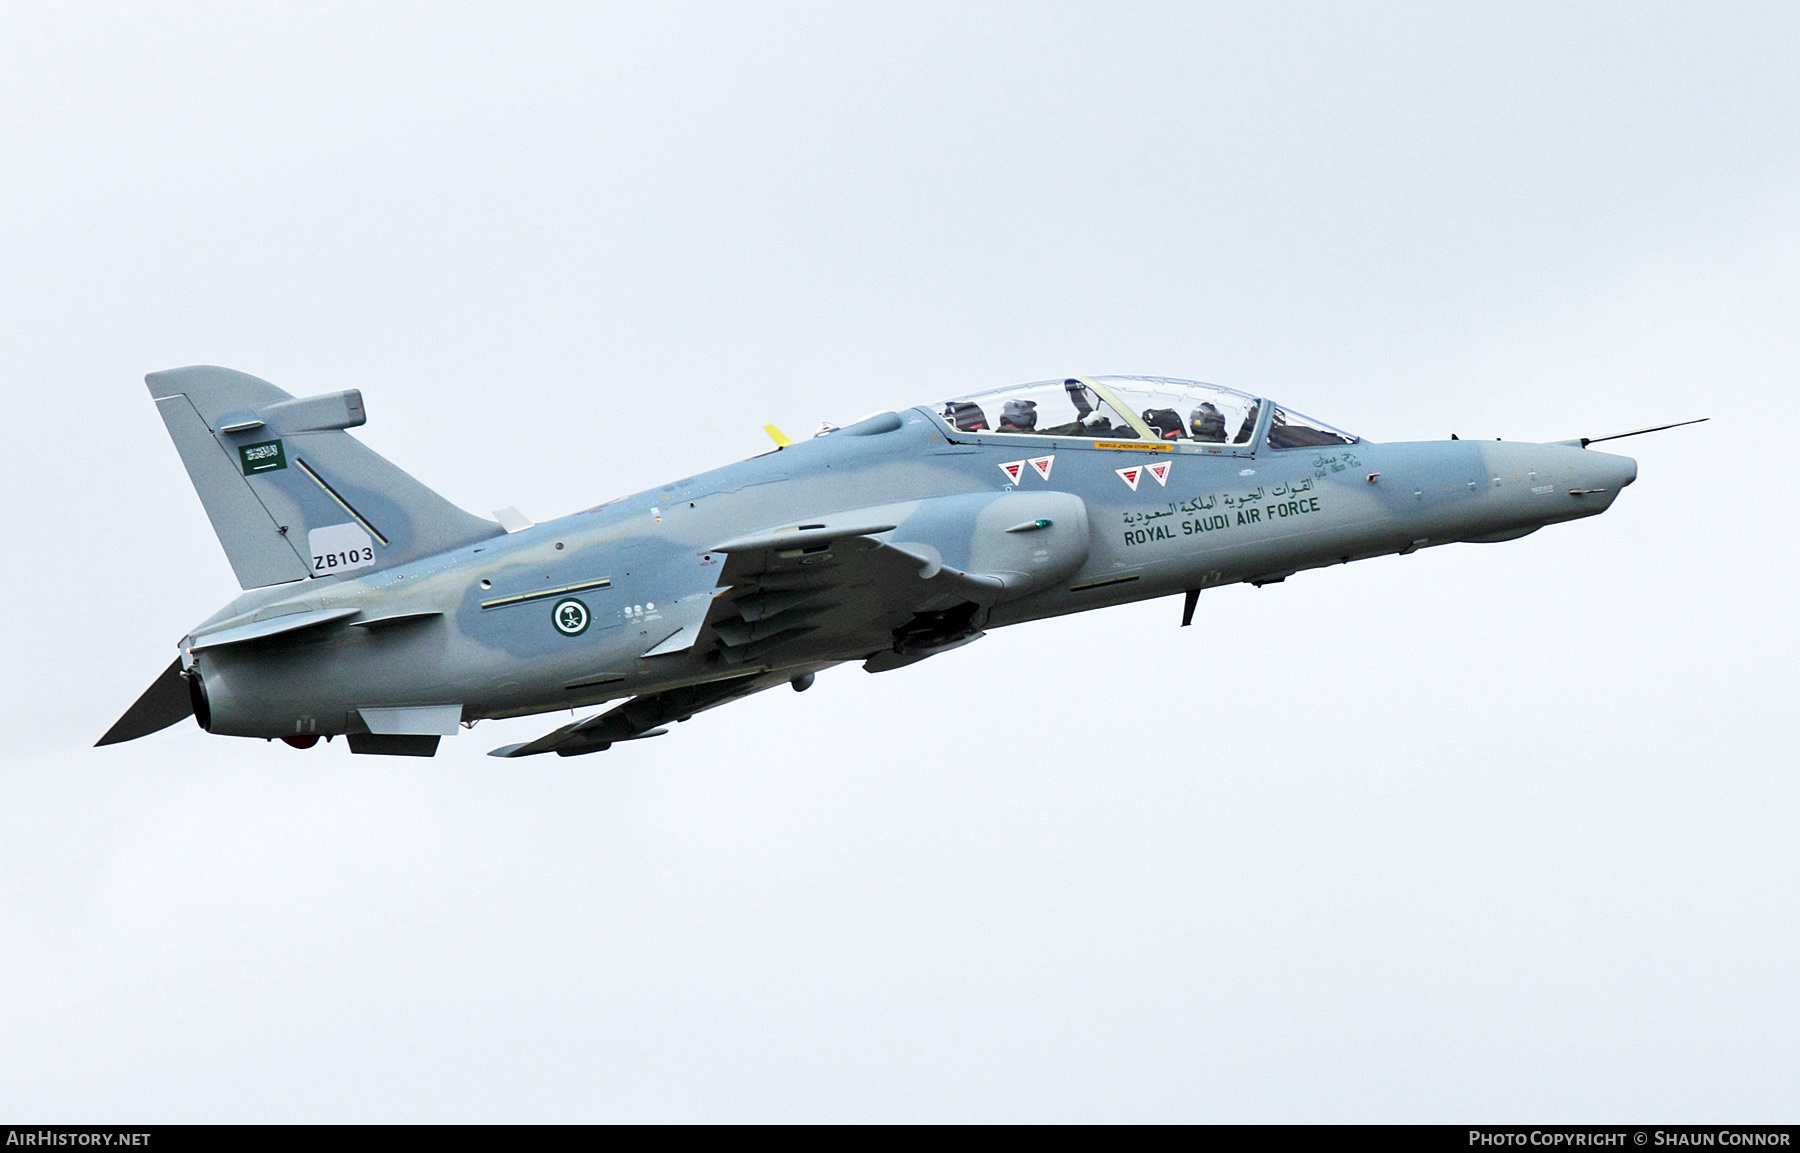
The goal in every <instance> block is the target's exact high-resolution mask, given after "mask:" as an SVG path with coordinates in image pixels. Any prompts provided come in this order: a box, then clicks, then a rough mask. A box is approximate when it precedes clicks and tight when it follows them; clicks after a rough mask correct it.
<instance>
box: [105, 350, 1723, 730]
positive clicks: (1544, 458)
mask: <svg viewBox="0 0 1800 1153" xmlns="http://www.w3.org/2000/svg"><path fill="white" fill-rule="evenodd" d="M145 379H146V381H147V383H148V384H149V386H150V393H151V396H152V397H154V398H155V401H156V407H157V409H158V411H159V412H160V413H161V414H162V418H163V422H164V424H166V425H167V426H168V430H169V435H170V436H171V437H172V438H173V439H174V441H175V447H176V449H177V450H178V451H179V453H180V455H181V459H182V463H183V464H184V465H186V467H187V471H188V475H189V477H190V478H191V479H192V480H193V483H194V487H195V488H196V489H197V490H198V492H199V495H200V501H201V504H202V505H204V506H205V509H206V513H207V516H208V517H210V518H211V520H212V525H213V529H214V531H215V532H216V533H217V534H218V537H219V543H220V544H221V545H223V546H224V549H225V554H226V556H227V557H228V558H229V559H230V562H231V566H232V569H233V570H234V571H235V573H236V574H237V578H238V581H239V583H240V584H241V585H242V586H243V588H244V590H245V591H244V593H243V594H242V595H241V596H239V597H238V598H237V599H236V600H233V601H232V602H231V603H230V604H228V605H226V606H225V607H224V608H223V609H221V610H220V611H219V612H217V613H215V614H214V615H213V616H211V617H210V618H208V619H207V620H205V621H204V622H202V623H201V624H199V625H198V626H196V627H195V628H194V629H193V630H192V631H191V632H190V633H188V635H187V636H185V637H183V638H182V640H181V642H180V646H179V647H180V655H179V656H178V657H177V658H176V659H175V661H174V662H173V663H171V664H170V665H169V667H168V669H167V670H166V671H165V672H164V673H163V674H162V676H161V677H159V678H158V679H157V681H156V682H155V683H154V684H153V685H151V687H150V689H149V690H148V691H147V692H145V693H144V695H143V697H142V698H140V699H139V700H138V702H137V703H136V704H135V705H133V706H132V707H131V709H130V710H129V711H128V712H126V714H125V715H124V716H123V717H122V718H121V719H120V720H119V722H118V723H117V724H116V725H114V726H113V728H112V729H111V730H110V731H109V732H107V734H106V735H105V736H104V737H102V738H101V740H100V741H99V743H100V744H103V745H105V744H114V743H117V742H120V741H127V740H132V739H134V738H137V737H141V736H144V735H146V734H148V733H153V732H156V731H158V730H160V729H163V728H166V727H167V726H169V725H172V724H174V723H176V722H177V721H180V720H182V719H184V718H186V717H188V716H190V715H191V716H193V717H194V718H195V719H196V720H197V721H198V722H199V724H200V727H201V728H202V729H204V730H206V731H207V732H209V733H216V734H222V735H229V736H239V737H262V738H269V739H273V738H279V739H281V740H284V741H286V742H287V743H288V744H290V745H294V746H296V747H299V748H308V747H311V746H312V745H314V744H315V743H316V742H317V741H318V740H319V738H320V737H325V738H327V739H329V738H331V737H333V736H336V735H342V736H344V737H345V738H346V743H347V744H348V745H349V747H350V751H351V752H352V753H376V754H390V755H403V756H431V755H433V754H434V753H435V752H436V751H437V747H438V742H439V739H440V738H441V737H443V736H447V735H451V734H454V733H455V732H457V730H458V727H459V726H469V725H472V724H474V723H475V722H476V721H479V720H482V719H484V718H489V717H515V716H522V715H525V714H530V713H541V712H549V711H553V710H566V709H580V708H584V707H588V706H595V705H600V704H603V703H605V702H608V701H621V702H622V703H619V704H616V705H614V706H613V707H612V708H610V709H608V710H606V711H604V712H601V713H598V714H596V715H594V716H590V717H588V718H586V719H584V720H580V721H576V722H574V723H572V724H567V725H564V726H562V727H561V728H558V729H556V730H555V731H553V732H550V733H547V734H546V735H544V736H543V737H540V738H539V739H537V740H534V741H530V742H528V743H525V744H514V745H507V746H505V747H504V748H499V749H495V750H493V755H495V756H501V757H524V756H530V755H533V754H537V753H556V754H558V755H560V756H573V755H577V754H582V753H593V752H599V751H601V750H603V749H606V748H609V747H610V746H611V745H613V744H615V743H617V742H619V741H629V740H637V739H640V738H643V737H652V736H658V735H661V734H662V733H664V732H665V731H666V728H665V726H667V725H668V724H669V723H670V722H675V721H685V720H687V719H688V718H690V717H691V716H693V715H694V714H696V713H698V712H700V711H702V710H704V709H710V708H714V707H716V706H718V705H722V704H726V703H728V702H731V701H735V700H738V699H739V698H742V697H746V696H749V695H750V694H752V693H756V692H761V691H762V690H764V689H768V688H773V687H777V686H780V685H784V684H791V685H792V686H793V687H794V688H796V689H801V690H804V689H805V688H807V687H808V686H809V685H811V684H812V681H813V677H814V674H816V673H818V672H819V671H820V670H821V669H826V668H830V667H831V666H833V665H837V664H841V663H844V662H847V661H858V662H861V664H862V666H863V668H865V669H867V670H868V671H869V672H873V673H880V672H887V671H889V670H892V669H898V668H902V667H904V666H906V665H910V664H913V663H915V662H918V661H922V660H925V659H926V658H927V657H931V656H935V655H937V654H939V653H943V652H947V651H949V650H950V649H954V648H956V647H958V646H960V645H966V644H968V643H969V642H971V641H974V640H978V639H980V637H981V636H982V635H983V633H984V632H985V631H986V630H988V629H993V628H997V627H1000V626H1002V625H1011V624H1019V623H1022V622H1025V621H1033V620H1042V619H1045V618H1048V617H1055V616H1061V615H1063V614H1065V613H1074V612H1083V611H1086V610H1088V609H1096V608H1104V607H1106V606H1109V605H1117V604H1123V603H1125V602H1128V601H1137V600H1144V599H1147V598H1150V597H1162V596H1171V595H1184V596H1185V600H1184V603H1183V612H1182V624H1187V623H1188V622H1189V621H1190V620H1191V619H1192V617H1193V613H1194V608H1195V604H1196V600H1197V598H1198V597H1199V595H1200V592H1201V590H1203V589H1209V588H1215V587H1217V586H1220V585H1227V584H1234V583H1240V582H1248V583H1250V584H1253V585H1267V584H1273V583H1276V582H1279V581H1282V580H1284V579H1286V578H1287V577H1289V576H1291V575H1293V574H1294V573H1296V572H1299V571H1301V570H1303V569H1311V568H1319V567H1323V566H1326V565H1335V564H1343V563H1347V562H1349V561H1353V560H1361V559H1365V558H1368V557H1376V556H1382V555H1386V554H1392V553H1401V554H1404V553H1410V552H1412V551H1414V550H1416V549H1421V548H1426V547H1431V546H1436V545H1442V544H1451V543H1454V542H1459V541H1476V542H1492V541H1505V540H1512V539H1514V538H1517V537H1522V536H1524V535H1525V534H1527V533H1531V532H1536V531H1537V530H1538V529H1540V528H1542V527H1543V526H1544V525H1547V524H1554V523H1556V522H1558V521H1566V520H1576V519H1578V518H1581V517H1587V516H1593V515H1595V514H1596V513H1600V512H1604V511H1605V510H1606V509H1607V508H1608V507H1609V506H1610V505H1611V504H1612V502H1613V500H1614V499H1615V498H1616V497H1617V496H1618V494H1619V492H1620V490H1622V489H1623V488H1624V487H1625V486H1626V485H1628V484H1630V483H1632V481H1633V480H1635V479H1636V477H1637V464H1636V462H1635V461H1633V460H1631V459H1630V458H1628V457H1622V456H1612V455H1607V454H1604V453H1601V452H1598V451H1589V450H1588V449H1587V446H1588V445H1589V444H1591V443H1594V442H1593V441H1591V440H1587V439H1580V440H1570V441H1561V442H1557V443H1553V444H1524V443H1511V442H1502V441H1472V440H1456V439H1454V438H1453V439H1451V440H1448V441H1438V442H1420V443H1395V444H1378V443H1372V442H1369V441H1366V440H1364V439H1362V438H1361V437H1358V436H1354V435H1352V434H1350V433H1348V432H1345V431H1343V430H1341V429H1339V428H1335V427H1333V426H1331V425H1328V424H1326V423H1324V422H1322V421H1318V420H1314V419H1312V418H1310V417H1307V416H1303V415H1301V414H1300V413H1298V412H1296V411H1295V410H1293V409H1292V408H1288V407H1286V406H1285V405H1281V404H1277V403H1275V402H1273V401H1271V400H1268V399H1266V398H1261V397H1256V396H1251V395H1249V394H1247V393H1243V392H1238V391H1235V390H1233V389H1229V388H1221V387H1218V386H1216V385H1210V384H1202V383H1199V382H1197V381H1190V380H1175V379H1167V378H1163V377H1150V376H1096V377H1074V378H1068V379H1063V380H1051V381H1044V382H1039V383H1035V384H1024V385H1019V386H1017V387H1013V388H1002V389H996V390H994V391H991V392H983V393H976V394H973V395H968V396H959V397H954V398H952V399H949V400H946V401H943V402H940V403H935V404H927V405H923V406H920V407H917V408H909V409H905V410H902V411H894V412H882V413H879V414H877V415H874V416H870V417H867V418H865V419H863V420H860V421H857V422H856V423H854V424H850V425H847V426H845V427H843V428H829V429H826V430H822V431H821V432H820V433H819V434H817V435H815V436H814V437H812V438H811V439H809V440H804V441H801V442H799V443H793V442H791V441H789V440H788V439H787V438H786V437H784V436H782V435H780V433H779V431H778V430H775V429H774V428H773V426H770V431H771V435H772V436H774V437H775V439H776V444H777V448H776V449H775V450H774V451H771V452H768V453H765V454H764V455H762V456H757V457H753V458H751V459H749V460H745V461H741V462H739V463H737V464H732V465H727V466H726V467H724V468H720V469H715V470H713V471H711V472H706V473H701V474H699V475H697V476H690V477H686V478H683V479H680V480H675V481H672V482H670V483H668V484H664V485H661V486H658V487H656V488H652V489H649V490H647V491H644V492H640V493H637V494H635V495H632V496H625V497H620V498H618V499H616V500H611V501H608V502H606V503H605V504H601V505H596V506H595V507H593V508H590V509H587V510H585V511H583V512H578V513H575V514H573V515H570V516H565V517H562V518H560V519H558V520H554V521H549V522H547V523H544V524H531V523H529V522H528V521H527V520H526V519H525V518H524V517H522V516H519V515H518V514H517V513H515V512H513V511H512V510H506V511H505V512H503V513H497V514H496V517H497V518H498V519H497V520H488V519H484V518H481V517H477V516H474V515H471V514H470V513H467V512H464V511H463V510H462V509H459V508H457V507H455V506H454V505H452V504H450V503H449V502H448V501H446V500H445V499H444V498H442V497H440V496H439V495H437V494H436V493H434V492H432V491H431V490H430V489H428V488H426V487H425V486H424V485H422V484H420V483H419V482H418V481H416V480H414V479H413V478H412V477H411V476H409V475H407V474H406V473H404V472H402V471H401V470H400V469H398V468H396V467H395V466H394V465H392V464H390V463H388V461H386V460H385V459H383V458H382V457H380V456H378V455H376V454H375V453H374V452H372V451H371V450H369V449H368V448H367V447H365V446H364V445H362V444H361V443H360V442H358V441H357V440H356V439H355V438H353V437H352V436H351V435H350V434H349V433H348V432H347V431H345V430H347V429H350V428H353V427H356V426H358V425H360V424H362V423H363V421H364V409H363V400H362V395H361V394H360V393H359V392H357V391H356V390H350V391H346V392H336V393H331V394H328V395H324V396H313V397H307V398H304V399H296V398H294V397H292V396H290V395H289V394H288V393H286V392H283V391H282V390H281V389H279V388H277V387H275V386H274V385H272V384H269V383H268V382H266V381H263V380H259V379H257V378H256V377H253V376H248V375H246V374H244V373H241V372H234V371H232V370H230V369H225V368H215V367H194V368H179V369H174V370H171V371H167V372H157V373H152V374H150V375H149V376H148V377H146V378H145ZM1684 423H1691V422H1684ZM1663 427H1673V426H1663ZM1640 431H1644V432H1648V431H1655V430H1653V429H1644V430H1640ZM1619 435H1621V436H1630V435H1636V433H1621V434H1619ZM1597 439H1613V438H1608V437H1603V438H1597Z"/></svg>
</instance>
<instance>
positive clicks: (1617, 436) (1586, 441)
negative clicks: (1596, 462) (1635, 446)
mask: <svg viewBox="0 0 1800 1153" xmlns="http://www.w3.org/2000/svg"><path fill="white" fill-rule="evenodd" d="M1711 419H1712V417H1710V416H1702V417H1699V418H1697V419H1695V420H1678V421H1676V422H1675V423H1674V424H1659V425H1657V426H1656V427H1655V428H1636V429H1632V430H1631V431H1630V432H1615V433H1613V434H1612V435H1611V436H1584V437H1582V438H1581V447H1582V448H1586V447H1587V446H1588V445H1590V444H1599V443H1600V442H1601V441H1603V440H1623V439H1625V438H1626V437H1628V436H1643V435H1644V434H1645V433H1647V432H1661V431H1662V430H1663V429H1665V428H1681V427H1682V426H1684V425H1689V424H1704V423H1705V422H1706V421H1709V420H1711Z"/></svg>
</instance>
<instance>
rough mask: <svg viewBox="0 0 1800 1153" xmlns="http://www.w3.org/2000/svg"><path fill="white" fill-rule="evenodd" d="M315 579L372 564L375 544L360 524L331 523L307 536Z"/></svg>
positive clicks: (307, 545) (308, 550)
mask: <svg viewBox="0 0 1800 1153" xmlns="http://www.w3.org/2000/svg"><path fill="white" fill-rule="evenodd" d="M306 551H307V552H308V553H310V554H312V572H313V575H314V576H324V575H326V574H328V573H341V572H349V571H350V570H352V569H359V568H367V567H369V566H370V565H372V564H374V563H375V542H374V541H372V540H370V539H369V534H368V533H367V532H365V531H363V527H362V526H361V525H359V524H333V525H326V526H325V527H324V528H315V529H313V530H312V531H311V532H309V533H307V534H306Z"/></svg>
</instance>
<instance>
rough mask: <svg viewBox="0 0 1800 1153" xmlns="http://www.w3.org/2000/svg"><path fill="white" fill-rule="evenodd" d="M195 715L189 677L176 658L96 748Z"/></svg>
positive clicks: (160, 728) (143, 733) (157, 730)
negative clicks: (190, 694)
mask: <svg viewBox="0 0 1800 1153" xmlns="http://www.w3.org/2000/svg"><path fill="white" fill-rule="evenodd" d="M193 715H194V699H193V697H191V696H189V695H188V683H187V678H186V677H185V676H183V675H182V673H181V658H180V657H176V658H175V660H174V661H173V662H171V663H170V665H169V667H168V668H166V669H164V670H163V673H162V676H160V677H157V678H156V680H155V681H153V682H151V685H150V687H149V688H147V689H145V690H144V695H143V696H141V697H139V698H138V699H137V703H136V704H135V705H132V706H131V707H130V708H129V709H126V710H125V715H124V716H122V717H120V718H119V720H118V723H117V724H115V725H113V727H112V728H110V729H108V730H106V735H105V736H104V737H101V738H100V739H99V740H97V741H95V742H94V747H95V748H98V747H100V746H101V745H117V744H120V743H122V742H125V741H135V740H137V739H138V738H139V737H147V736H149V735H150V734H151V733H157V732H161V731H162V730H164V729H166V728H168V727H169V726H170V725H172V724H174V723H175V722H176V721H180V720H185V719H186V718H188V717H191V716H193Z"/></svg>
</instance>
